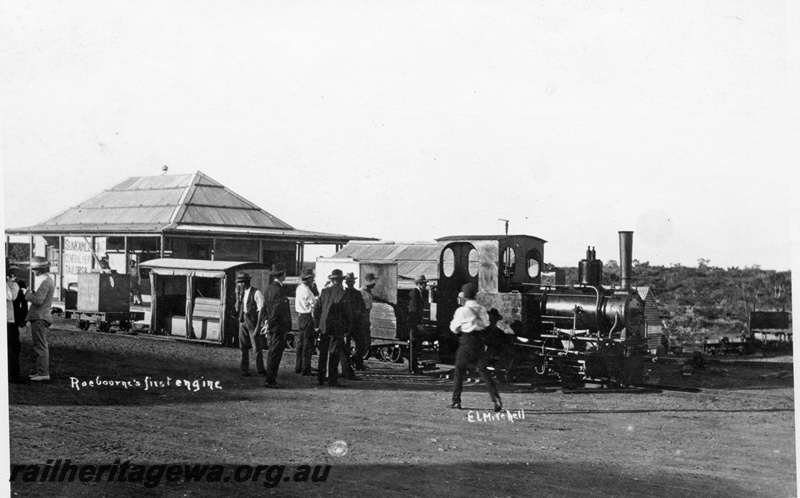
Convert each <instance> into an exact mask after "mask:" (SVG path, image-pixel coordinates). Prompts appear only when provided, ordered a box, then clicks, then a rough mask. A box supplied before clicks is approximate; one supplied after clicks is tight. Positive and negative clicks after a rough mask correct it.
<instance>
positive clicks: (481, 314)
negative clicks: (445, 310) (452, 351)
mask: <svg viewBox="0 0 800 498" xmlns="http://www.w3.org/2000/svg"><path fill="white" fill-rule="evenodd" d="M477 294H478V287H477V286H476V285H475V284H472V283H470V284H464V285H463V286H462V287H461V293H460V294H459V295H458V301H459V304H460V305H461V307H460V308H458V309H457V310H456V312H455V314H454V315H453V320H452V321H451V322H450V330H451V331H453V333H455V334H458V336H459V337H458V351H457V352H456V363H455V371H454V375H453V378H454V381H455V384H454V386H453V399H452V404H451V405H450V408H458V409H459V410H460V409H461V392H462V390H463V388H464V374H465V373H466V370H467V367H468V366H469V365H471V364H473V363H474V364H476V366H477V367H478V370H479V371H480V373H481V377H482V378H483V381H484V382H485V383H486V387H488V388H489V397H490V398H491V399H492V402H493V403H494V411H496V412H499V411H500V410H501V409H502V408H503V403H502V402H501V401H500V394H498V392H497V385H496V384H495V382H494V379H493V378H492V376H491V375H490V374H489V370H487V368H486V366H487V365H486V356H485V354H484V348H485V344H484V341H485V337H484V330H485V329H486V328H487V327H489V314H488V313H487V312H486V308H484V307H483V306H482V305H480V304H479V303H478V301H476V300H475V297H476V296H477Z"/></svg>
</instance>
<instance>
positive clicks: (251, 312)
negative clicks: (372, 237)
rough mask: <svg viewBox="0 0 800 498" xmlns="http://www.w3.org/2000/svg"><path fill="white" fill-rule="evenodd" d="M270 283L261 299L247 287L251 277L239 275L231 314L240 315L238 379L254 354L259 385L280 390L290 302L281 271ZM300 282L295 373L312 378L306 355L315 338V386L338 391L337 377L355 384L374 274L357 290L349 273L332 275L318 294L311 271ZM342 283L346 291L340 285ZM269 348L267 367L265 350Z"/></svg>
mask: <svg viewBox="0 0 800 498" xmlns="http://www.w3.org/2000/svg"><path fill="white" fill-rule="evenodd" d="M270 277H271V278H272V283H270V285H269V288H268V289H267V293H266V296H264V295H262V293H261V291H260V290H258V289H256V288H254V287H252V286H251V285H250V282H251V277H250V275H248V274H246V273H243V274H239V275H238V276H237V278H236V282H237V290H236V294H237V299H236V309H237V311H238V313H239V347H240V349H241V352H242V359H241V365H240V366H241V372H242V376H244V377H248V376H250V373H249V368H250V352H251V351H253V352H254V353H255V362H256V368H257V370H258V373H259V374H260V375H264V376H265V377H266V379H265V382H264V386H265V387H268V388H273V389H275V388H281V387H282V386H281V384H279V383H278V382H277V375H278V368H279V366H280V362H281V359H282V357H283V351H284V349H285V348H286V340H287V335H288V334H289V332H290V330H291V328H292V317H291V312H290V308H289V297H288V294H287V292H286V289H285V287H284V280H285V279H286V271H285V270H282V269H278V270H274V271H272V272H271V273H270ZM300 278H301V281H302V283H301V284H300V285H299V286H298V287H297V291H296V294H295V311H296V312H297V314H298V329H299V335H298V338H297V341H296V360H295V369H294V370H295V373H297V374H299V375H303V376H312V375H314V373H313V371H312V367H311V356H312V354H313V351H314V349H315V347H316V344H317V338H319V344H318V346H319V361H318V364H317V372H316V375H317V381H318V382H319V385H324V384H326V383H327V385H329V386H331V387H343V386H342V384H340V383H339V367H340V366H341V376H342V377H344V378H345V379H348V380H353V381H357V380H360V378H359V377H357V376H356V374H355V371H354V370H366V369H367V367H366V365H364V356H365V353H366V350H367V348H368V347H369V340H370V313H371V310H372V303H373V295H372V291H373V289H374V288H375V285H376V284H377V279H376V278H375V275H374V274H373V273H367V274H366V275H365V277H364V282H363V285H362V288H361V289H356V288H355V282H356V280H357V278H356V277H355V275H354V274H353V273H348V274H347V275H345V274H344V273H343V272H342V271H341V270H338V269H337V270H333V271H332V272H331V274H330V275H329V276H328V283H327V284H326V285H325V287H324V288H323V289H322V291H321V292H319V291H318V290H317V287H316V285H315V283H314V272H313V270H311V269H305V270H303V272H302V274H301V277H300ZM343 283H346V284H347V287H345V286H344V285H343ZM350 340H352V341H353V343H354V344H355V353H354V355H353V358H352V363H351V357H350V351H349V349H350V346H349V343H350ZM265 347H266V348H267V349H268V351H269V352H268V355H267V361H266V366H265V365H264V358H263V357H264V354H263V351H264V348H265Z"/></svg>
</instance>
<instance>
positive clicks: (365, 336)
mask: <svg viewBox="0 0 800 498" xmlns="http://www.w3.org/2000/svg"><path fill="white" fill-rule="evenodd" d="M369 341H370V336H369V315H366V316H361V317H360V318H359V319H358V322H357V323H356V326H355V328H354V331H353V342H354V343H355V352H354V353H353V365H354V366H355V369H356V370H364V355H365V354H366V353H367V348H368V347H369Z"/></svg>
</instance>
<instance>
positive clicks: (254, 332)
mask: <svg viewBox="0 0 800 498" xmlns="http://www.w3.org/2000/svg"><path fill="white" fill-rule="evenodd" d="M236 311H238V312H239V349H240V350H241V351H242V361H241V363H240V368H241V370H242V377H250V351H251V350H252V351H253V352H254V353H255V357H256V358H255V360H256V370H257V371H258V373H259V374H260V375H266V374H267V369H266V368H264V336H263V335H261V325H262V324H263V323H264V295H263V294H262V293H261V291H260V290H258V289H256V288H255V287H252V286H251V285H250V275H248V274H247V273H240V274H238V275H236Z"/></svg>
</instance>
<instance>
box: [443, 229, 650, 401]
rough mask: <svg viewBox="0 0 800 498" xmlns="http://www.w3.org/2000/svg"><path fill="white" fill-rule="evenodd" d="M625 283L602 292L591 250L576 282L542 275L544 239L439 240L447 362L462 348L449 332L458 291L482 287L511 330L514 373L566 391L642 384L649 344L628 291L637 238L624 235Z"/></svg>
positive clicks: (638, 305) (640, 311) (486, 301)
mask: <svg viewBox="0 0 800 498" xmlns="http://www.w3.org/2000/svg"><path fill="white" fill-rule="evenodd" d="M619 240H620V266H621V279H620V280H621V282H620V286H619V287H617V288H614V287H609V286H603V285H602V282H601V280H602V275H603V263H602V261H600V260H598V259H597V258H596V252H595V250H594V248H589V249H587V252H586V258H585V259H582V260H581V261H580V262H579V263H578V281H577V282H574V283H571V284H566V283H565V282H564V278H563V272H544V271H542V270H543V262H544V244H545V242H546V241H544V240H542V239H539V238H537V237H532V236H529V235H505V236H455V237H444V238H441V239H437V242H438V243H439V245H440V248H441V252H440V260H439V279H438V284H437V288H436V291H435V297H434V298H433V305H432V307H435V310H433V311H434V312H433V313H431V314H432V315H434V314H435V316H436V333H435V334H436V339H437V341H438V347H439V351H438V352H439V357H440V359H441V360H442V361H447V360H452V358H453V357H454V355H455V351H456V349H457V347H458V342H457V338H456V337H455V335H454V334H453V333H452V332H450V330H449V322H450V318H452V316H453V314H454V313H455V310H456V308H458V302H457V296H458V292H459V289H460V288H461V286H462V285H464V284H466V283H474V284H476V285H477V286H478V289H479V291H478V296H477V300H478V302H480V303H481V304H482V305H483V306H485V307H486V309H487V310H488V309H491V308H495V309H497V310H498V311H499V313H500V315H501V316H502V318H503V322H505V323H506V324H509V325H510V327H511V329H512V330H513V331H514V339H515V343H514V352H513V354H514V355H515V356H517V357H518V360H519V361H516V362H515V363H516V366H515V367H514V369H515V370H516V371H517V372H521V371H524V370H525V368H529V369H533V371H534V372H535V375H536V376H537V377H548V376H553V377H557V378H558V379H559V380H560V382H561V383H562V384H563V385H565V386H573V385H577V384H580V383H584V382H600V383H604V384H615V385H632V384H639V383H641V382H642V375H643V371H644V355H645V354H646V353H647V341H646V338H645V332H644V302H643V301H642V299H641V298H640V297H639V295H638V293H637V292H636V291H635V290H633V289H632V288H631V285H630V277H631V265H632V259H631V251H632V247H633V233H632V232H619Z"/></svg>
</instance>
